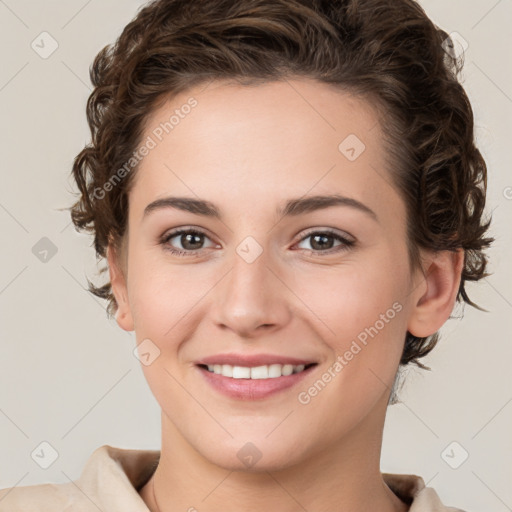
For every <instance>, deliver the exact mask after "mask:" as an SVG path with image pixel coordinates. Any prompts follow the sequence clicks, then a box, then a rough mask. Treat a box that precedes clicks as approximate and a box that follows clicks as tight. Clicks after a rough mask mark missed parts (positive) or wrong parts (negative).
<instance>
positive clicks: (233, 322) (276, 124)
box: [109, 80, 434, 468]
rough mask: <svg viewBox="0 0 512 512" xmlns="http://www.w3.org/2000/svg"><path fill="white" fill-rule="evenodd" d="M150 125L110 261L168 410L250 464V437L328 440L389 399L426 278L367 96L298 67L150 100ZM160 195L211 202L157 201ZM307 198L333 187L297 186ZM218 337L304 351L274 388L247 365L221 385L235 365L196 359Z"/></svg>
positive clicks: (122, 314)
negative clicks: (260, 81)
mask: <svg viewBox="0 0 512 512" xmlns="http://www.w3.org/2000/svg"><path fill="white" fill-rule="evenodd" d="M292 86H293V87H292ZM191 98H193V100H192V99H191ZM185 105H193V106H191V107H190V108H188V107H185ZM173 115H174V118H172V120H171V123H172V127H171V128H170V125H169V124H167V125H165V123H166V122H167V123H169V119H170V118H171V116H173ZM163 126H167V132H168V133H166V130H165V129H163V128H162V127H163ZM145 130H146V131H145V134H144V136H143V142H145V143H148V147H150V149H149V150H148V151H147V155H146V156H144V158H143V159H142V162H141V164H140V168H139V169H138V171H137V175H136V177H135V178H136V179H135V181H134V184H133V188H132V189H131V191H130V195H129V220H128V242H127V263H126V267H125V268H124V277H123V276H121V275H120V274H117V277H116V275H114V274H111V277H112V282H113V286H114V292H115V294H116V298H117V302H118V304H119V316H118V322H119V324H120V325H121V326H122V327H123V328H124V329H126V330H135V333H136V338H137V343H142V342H143V343H145V345H141V347H145V350H143V351H142V352H149V353H150V355H149V356H145V357H146V360H147V362H149V363H150V364H143V365H142V369H143V371H144V374H145V377H146V379H147V381H148V383H149V386H150V388H151V391H152V392H153V394H154V396H155V398H156V400H157V401H158V403H159V404H160V406H161V408H162V411H163V420H164V422H166V423H167V424H168V426H169V429H170V430H174V431H175V432H178V433H179V434H180V436H181V439H182V440H183V442H185V443H188V445H190V446H192V447H193V448H194V449H195V450H196V451H197V452H198V453H200V454H201V455H203V456H204V457H205V458H206V459H208V460H209V461H211V462H214V463H215V464H218V465H221V466H223V467H226V468H241V467H242V468H243V467H244V466H243V464H242V463H241V460H240V459H239V458H238V457H237V454H238V453H239V450H240V449H241V448H242V447H244V446H245V445H246V443H247V442H248V441H250V442H252V443H253V444H254V445H255V446H256V447H257V449H258V450H259V452H260V453H262V454H263V456H264V457H263V458H262V460H261V462H260V463H259V466H260V467H262V466H264V467H266V468H270V467H278V466H279V467H284V466H287V465H292V464H295V463H298V462H300V461H301V460H305V459H306V457H308V456H310V455H312V454H314V453H318V452H320V451H322V450H326V449H333V447H336V446H337V444H338V443H341V442H342V441H343V439H345V438H347V436H349V434H350V433H351V432H353V431H354V429H355V427H356V426H360V427H361V428H362V427H363V425H365V424H369V423H368V422H370V421H373V420H372V418H374V417H375V416H374V415H375V411H376V410H379V411H383V410H385V407H386V404H387V401H388V397H389V392H390V388H391V386H392V384H393V380H394V377H395V374H396V371H397V367H398V363H399V360H400V356H401V353H402V349H403V344H404V339H405V334H406V331H407V329H411V330H412V327H413V326H412V321H413V315H414V311H415V310H414V307H415V305H416V303H417V302H418V299H419V297H420V296H421V295H422V294H423V293H424V292H425V290H426V287H425V286H423V285H421V282H420V281H417V280H416V279H415V278H414V275H415V274H413V275H412V276H411V273H410V268H409V265H408V257H407V245H406V214H405V206H404V203H403V201H402V199H401V197H400V195H399V193H398V192H397V191H396V190H395V189H394V188H393V187H392V186H391V178H390V175H389V171H388V170H387V169H386V165H385V153H384V148H383V144H382V132H381V127H380V124H379V120H378V117H377V114H376V112H375V111H374V110H373V108H372V106H371V105H370V104H369V103H366V102H365V101H364V100H362V99H358V98H356V97H354V96H351V95H349V94H348V93H346V92H340V91H339V90H334V89H332V88H330V87H329V86H327V85H325V84H320V83H318V82H314V81H310V80H294V81H290V82H289V83H286V82H273V83H266V84H264V85H259V86H257V87H244V86H240V85H233V84H227V83H221V82H214V83H212V84H210V85H209V86H208V87H207V88H206V89H204V86H202V87H197V88H195V89H191V90H189V91H187V92H186V93H182V94H180V95H179V96H177V97H174V98H173V100H172V101H169V102H168V103H166V104H165V105H163V106H161V107H160V108H159V109H158V110H157V111H155V112H154V113H153V114H152V115H151V117H149V118H148V119H147V124H146V129H145ZM150 139H151V140H152V141H153V142H149V140H150ZM160 139H161V140H160ZM171 196H172V197H174V198H178V197H179V198H184V199H193V200H194V201H206V202H207V205H208V206H210V207H211V209H210V210H208V209H207V208H205V207H204V206H203V207H201V206H196V207H195V208H192V210H193V211H189V210H190V208H189V209H187V208H186V206H185V204H186V202H185V201H182V202H181V203H179V204H181V208H180V207H178V206H177V205H176V203H175V206H172V205H171V204H170V202H167V205H165V201H164V204H163V205H162V202H161V201H160V200H164V199H166V198H169V197H171ZM316 196H319V197H320V196H326V197H329V198H330V199H323V200H319V201H316V202H312V201H309V202H304V201H305V200H308V199H309V200H311V198H313V197H316ZM335 196H336V197H337V198H338V199H339V198H345V199H342V200H339V201H338V202H335V200H333V199H332V198H333V197H335ZM347 198H348V199H347ZM298 200H299V202H298V203H296V204H295V205H292V207H288V208H287V203H289V202H293V201H298ZM155 201H160V203H155V204H153V206H150V207H149V208H148V205H151V204H152V203H154V202H155ZM300 201H303V202H302V203H301V202H300ZM159 204H160V206H159ZM212 209H216V210H217V215H212V214H211V210H212ZM208 211H209V213H210V214H207V213H208ZM181 231H183V233H182V232H181ZM109 262H110V263H111V267H113V266H114V260H113V259H112V257H110V259H109ZM418 283H420V284H418ZM432 332H434V331H432ZM418 335H422V333H418ZM227 353H229V354H239V355H240V354H241V355H254V354H258V355H260V354H271V355H272V356H276V359H279V358H285V357H291V358H296V359H300V360H304V361H306V362H311V363H313V362H314V363H316V364H315V365H314V366H312V367H310V368H309V369H308V370H307V371H306V372H305V373H304V374H303V375H301V376H300V377H298V378H297V377H296V376H294V375H291V376H283V377H279V379H281V380H283V379H284V380H286V379H288V380H289V381H290V382H292V381H291V379H295V380H293V384H292V385H290V386H288V387H286V388H282V389H279V390H277V391H276V392H273V393H271V394H267V395H262V394H261V392H260V391H261V388H262V387H263V386H264V384H263V382H264V380H263V379H261V380H259V379H255V380H252V381H247V380H245V379H244V381H245V383H243V384H244V386H245V384H248V383H249V384H250V383H253V384H254V383H255V387H254V390H253V391H254V394H253V395H250V391H244V390H247V389H248V386H245V387H243V388H242V391H239V393H240V394H238V395H236V393H235V394H226V393H225V392H224V391H221V390H219V389H218V388H217V387H216V386H214V385H212V384H211V380H212V378H216V379H217V382H218V381H219V379H223V380H224V381H226V379H230V382H231V383H232V382H233V381H234V380H236V379H233V378H230V377H227V376H223V375H214V376H212V375H210V374H208V375H205V372H206V371H207V370H205V369H202V368H200V367H199V366H198V365H197V363H198V362H199V361H201V360H204V359H205V358H207V357H211V356H215V355H219V354H227ZM155 355H157V357H156V358H154V357H155ZM153 358H154V359H153ZM240 366H243V365H240ZM246 366H247V365H246ZM248 366H261V365H254V364H252V365H248ZM207 377H208V378H207ZM270 380H271V379H265V382H269V381H270ZM238 382H240V381H238ZM258 386H259V387H258ZM258 393H260V394H258ZM291 413H293V414H291ZM375 428H376V427H375ZM270 433H271V434H270Z"/></svg>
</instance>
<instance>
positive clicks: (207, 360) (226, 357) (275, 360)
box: [196, 353, 316, 367]
mask: <svg viewBox="0 0 512 512" xmlns="http://www.w3.org/2000/svg"><path fill="white" fill-rule="evenodd" d="M315 362H316V361H311V360H307V359H297V358H296V357H288V356H280V355H274V354H252V355H249V354H233V353H231V354H216V355H214V356H209V357H203V358H202V359H200V360H198V361H196V364H198V365H199V364H205V365H214V364H229V365H231V366H247V367H254V366H264V365H269V364H292V365H294V366H297V365H300V364H303V365H307V364H311V363H315Z"/></svg>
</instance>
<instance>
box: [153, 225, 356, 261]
mask: <svg viewBox="0 0 512 512" xmlns="http://www.w3.org/2000/svg"><path fill="white" fill-rule="evenodd" d="M183 234H194V235H204V236H206V237H208V235H207V234H206V233H204V232H203V231H200V230H198V229H188V228H181V229H177V230H176V231H172V232H170V233H167V234H165V235H163V236H162V238H161V239H160V244H161V245H162V246H163V247H164V250H166V251H169V252H170V253H171V254H173V255H174V256H178V257H185V256H198V255H199V251H201V249H198V250H196V251H194V250H189V251H186V250H185V251H184V250H182V249H174V248H173V247H172V246H170V245H169V240H171V239H172V238H174V237H176V236H178V235H183ZM312 235H328V236H331V237H333V238H335V239H337V240H339V241H340V242H341V245H338V246H336V247H333V248H330V249H326V250H323V251H321V250H320V251H315V250H313V249H303V250H305V251H307V252H308V253H310V254H315V255H318V256H327V255H330V254H334V253H340V252H343V251H347V250H348V249H350V248H351V247H353V246H354V245H355V242H354V241H352V240H349V239H347V238H345V237H343V236H341V235H340V234H339V233H337V232H335V231H333V230H331V229H323V230H310V231H308V232H307V233H306V234H305V235H304V236H303V237H302V238H301V239H300V240H299V241H298V242H297V243H300V242H302V241H303V240H306V239H307V238H309V237H311V236H312Z"/></svg>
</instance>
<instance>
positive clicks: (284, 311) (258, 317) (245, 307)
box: [211, 251, 293, 338]
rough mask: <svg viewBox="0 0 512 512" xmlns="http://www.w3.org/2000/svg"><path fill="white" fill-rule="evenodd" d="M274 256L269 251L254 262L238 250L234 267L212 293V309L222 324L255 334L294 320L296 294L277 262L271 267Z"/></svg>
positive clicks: (244, 333)
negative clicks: (291, 300) (283, 276)
mask: <svg viewBox="0 0 512 512" xmlns="http://www.w3.org/2000/svg"><path fill="white" fill-rule="evenodd" d="M270 259H271V258H270V257H269V256H268V255H267V251H263V252H262V253H261V254H260V255H259V256H258V257H257V258H256V259H255V260H254V261H252V262H249V261H250V260H246V259H244V257H242V256H240V255H239V254H238V253H236V252H235V253H234V255H233V258H232V260H231V262H232V265H231V268H230V269H229V271H228V272H227V274H226V275H225V277H224V278H223V279H222V280H221V282H220V283H219V284H218V285H217V286H216V287H215V288H216V291H215V294H214V296H213V297H212V299H213V301H212V312H211V313H212V315H213V319H214V322H215V323H216V324H217V325H218V326H219V327H220V328H222V329H230V330H231V331H233V332H234V333H235V334H236V335H237V336H239V337H243V338H254V337H257V336H259V335H260V334H261V333H267V334H268V333H269V332H271V331H273V330H277V329H281V328H283V327H284V326H285V325H286V324H287V323H288V322H289V321H290V318H291V309H290V302H289V300H290V296H292V295H293V294H292V293H291V292H290V290H289V289H288V287H287V286H286V284H285V282H283V281H285V279H283V278H282V277H281V276H279V275H278V270H277V268H275V267H277V266H276V265H273V266H272V267H271V262H270Z"/></svg>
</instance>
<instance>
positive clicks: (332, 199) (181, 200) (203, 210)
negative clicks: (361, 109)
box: [143, 194, 379, 222]
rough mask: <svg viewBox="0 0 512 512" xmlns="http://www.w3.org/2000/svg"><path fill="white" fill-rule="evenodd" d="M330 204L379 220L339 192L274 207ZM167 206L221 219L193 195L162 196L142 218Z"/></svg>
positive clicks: (280, 212) (292, 212) (289, 210)
mask: <svg viewBox="0 0 512 512" xmlns="http://www.w3.org/2000/svg"><path fill="white" fill-rule="evenodd" d="M331 206H348V207H350V208H354V209H356V210H359V211H360V212H362V213H365V214H366V215H368V216H369V217H371V218H372V219H373V220H375V221H377V222H378V221H379V220H378V217H377V214H376V213H375V212H374V211H373V210H372V209H371V208H369V207H368V206H366V205H365V204H363V203H361V202H360V201H358V200H357V199H354V198H352V197H345V196H342V195H339V194H333V195H327V196H321V195H317V196H309V197H301V198H297V199H290V200H288V201H287V202H286V203H285V204H284V206H280V207H278V208H277V209H276V214H277V216H278V217H281V216H284V217H286V216H296V215H302V214H304V213H310V212H313V211H316V210H322V209H325V208H330V207H331ZM167 208H174V209H178V210H183V211H186V212H190V213H195V214H196V215H203V216H205V217H213V218H216V219H219V220H221V219H222V214H221V212H220V210H219V208H217V206H215V205H214V204H213V203H211V202H210V201H206V200H203V199H195V198H193V197H164V198H162V199H157V200H156V201H153V202H152V203H150V204H148V205H147V206H146V208H145V209H144V214H143V219H144V218H146V217H147V216H148V215H149V214H150V213H152V212H154V211H156V210H160V209H167Z"/></svg>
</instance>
